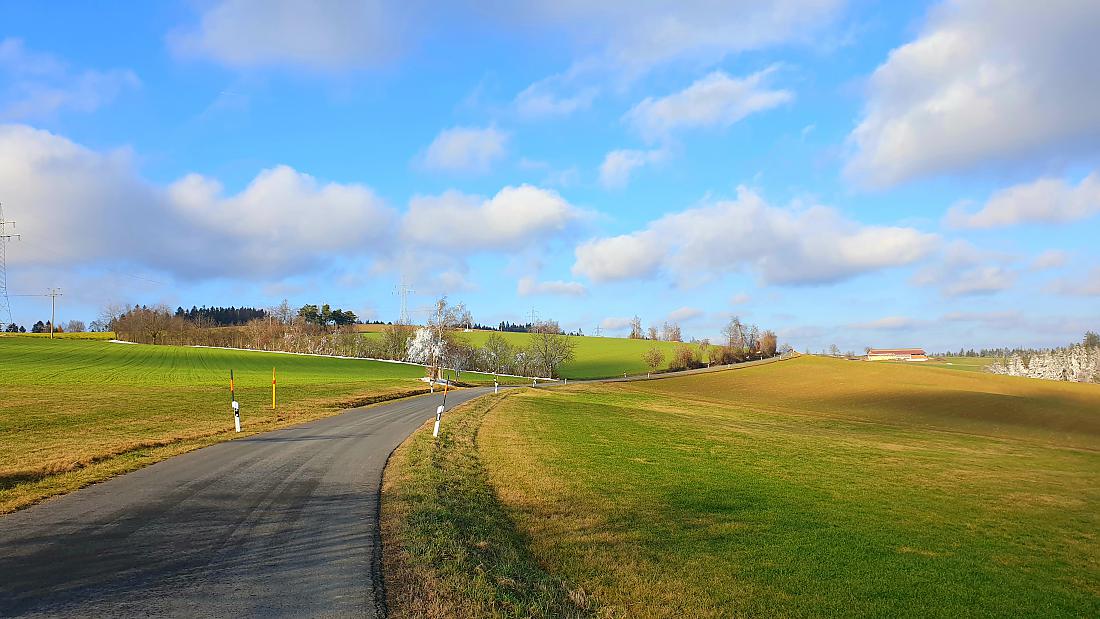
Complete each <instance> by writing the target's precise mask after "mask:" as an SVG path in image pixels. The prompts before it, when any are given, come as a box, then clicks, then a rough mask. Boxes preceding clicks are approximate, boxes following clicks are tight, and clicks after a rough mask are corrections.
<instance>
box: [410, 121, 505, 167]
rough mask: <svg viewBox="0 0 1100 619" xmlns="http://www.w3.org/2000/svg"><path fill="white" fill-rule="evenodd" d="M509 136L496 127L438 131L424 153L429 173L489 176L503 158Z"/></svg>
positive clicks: (455, 128)
mask: <svg viewBox="0 0 1100 619" xmlns="http://www.w3.org/2000/svg"><path fill="white" fill-rule="evenodd" d="M507 144H508V134H507V133H505V132H503V131H500V130H499V129H497V128H495V127H486V128H484V129H481V128H477V127H454V128H451V129H445V130H444V131H441V132H440V133H439V135H437V136H436V137H435V139H434V140H432V143H431V144H430V145H429V146H428V150H427V151H426V152H425V153H424V165H425V166H426V167H427V168H429V169H434V170H446V171H451V172H463V171H464V172H479V173H483V172H488V171H489V168H490V167H492V165H493V163H495V162H496V161H498V160H499V159H500V158H502V157H503V156H504V152H505V149H506V147H507Z"/></svg>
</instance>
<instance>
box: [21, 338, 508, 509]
mask: <svg viewBox="0 0 1100 619" xmlns="http://www.w3.org/2000/svg"><path fill="white" fill-rule="evenodd" d="M273 366H274V367H276V368H277V375H278V385H279V387H278V395H279V404H280V406H279V409H278V410H277V411H273V410H272V409H271V370H272V367H273ZM230 369H233V370H234V372H235V376H236V385H237V397H238V400H239V401H240V403H241V407H242V414H241V416H242V419H243V422H244V427H245V429H246V430H248V431H250V432H251V431H260V430H270V429H272V428H274V427H277V426H280V425H286V424H289V423H295V422H299V421H305V420H307V419H311V418H316V417H318V416H322V415H326V414H331V413H332V412H335V411H337V410H339V409H340V408H345V407H348V406H352V405H357V404H361V403H368V402H370V401H372V400H375V399H378V398H386V397H394V396H397V395H401V394H409V393H413V392H419V391H423V390H425V389H426V385H424V383H423V382H420V381H419V380H417V379H418V378H419V377H421V376H423V375H424V370H423V369H422V368H419V367H416V366H409V365H399V364H392V363H380V362H373V361H360V360H345V359H330V358H322V357H307V356H299V355H283V354H270V353H257V352H240V351H228V350H215V349H198V348H184V347H171V346H144V345H137V344H111V343H108V342H103V341H88V340H81V339H75V338H73V339H70V338H59V339H55V340H52V341H51V340H49V339H43V338H41V337H24V336H17V337H0V513H3V512H5V511H11V510H12V509H16V508H18V507H21V506H24V505H27V504H28V503H30V502H33V501H36V500H39V499H41V498H43V497H45V496H49V495H52V494H57V493H59V492H65V491H68V490H71V489H73V488H76V487H80V486H82V485H85V484H87V483H90V482H92V481H97V480H99V479H102V478H104V477H109V476H110V475H113V474H116V473H118V472H122V471H125V470H131V469H133V468H136V467H138V466H140V465H142V464H145V463H148V462H152V461H156V460H159V459H163V457H167V456H169V455H173V454H174V453H179V452H180V451H182V450H187V449H192V448H194V447H197V446H202V445H205V444H209V443H211V442H215V441H219V440H227V439H229V438H232V437H233V436H234V433H233V432H232V428H233V419H232V416H231V414H230V413H229V391H228V386H229V370H230ZM463 380H467V381H478V380H480V381H485V380H487V378H486V377H485V376H481V375H475V374H468V373H466V374H463Z"/></svg>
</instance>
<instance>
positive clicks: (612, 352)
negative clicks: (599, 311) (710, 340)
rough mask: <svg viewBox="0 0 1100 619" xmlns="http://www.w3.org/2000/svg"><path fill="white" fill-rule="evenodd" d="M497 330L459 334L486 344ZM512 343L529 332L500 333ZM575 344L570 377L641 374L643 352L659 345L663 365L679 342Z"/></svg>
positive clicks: (582, 339) (565, 373)
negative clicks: (662, 352) (662, 356)
mask: <svg viewBox="0 0 1100 619" xmlns="http://www.w3.org/2000/svg"><path fill="white" fill-rule="evenodd" d="M493 333H499V332H496V331H470V332H459V333H457V335H458V336H459V337H462V338H463V339H465V340H466V341H467V342H469V343H471V344H473V345H474V346H484V345H485V340H487V339H489V336H490V335H491V334H493ZM499 335H501V336H503V337H504V339H506V340H507V341H508V343H509V344H511V345H513V346H516V347H523V346H527V344H528V342H530V340H531V335H530V334H528V333H507V332H504V333H499ZM365 337H381V335H380V334H378V333H367V334H366V335H365ZM567 337H569V339H570V340H572V341H573V342H574V343H575V344H576V348H575V349H574V353H575V356H576V359H575V360H574V361H571V362H569V363H566V364H565V365H563V366H562V368H561V375H562V377H564V378H569V379H576V380H582V379H588V378H610V377H614V376H622V375H623V372H626V373H628V374H632V375H633V374H642V373H644V372H646V371H648V369H649V368H648V367H647V366H646V364H645V362H644V361H642V353H644V352H645V351H647V350H649V349H650V348H652V347H653V346H657V347H658V348H660V349H661V350H663V351H664V353H665V362H664V364H663V366H662V368H667V367H668V362H669V360H670V359H671V357H672V354H673V352H674V351H675V350H676V346H677V345H678V344H677V343H675V342H656V341H652V340H630V339H625V338H615V337H590V336H572V335H571V336H567Z"/></svg>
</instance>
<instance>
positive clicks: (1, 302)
mask: <svg viewBox="0 0 1100 619" xmlns="http://www.w3.org/2000/svg"><path fill="white" fill-rule="evenodd" d="M8 226H11V227H12V229H13V230H14V229H15V222H14V221H7V220H5V219H4V205H3V203H0V318H3V317H4V316H7V319H8V321H7V322H6V323H4V325H3V326H4V327H7V326H8V325H9V324H11V323H12V322H13V321H12V317H11V299H9V298H8V259H7V243H8V239H18V238H19V235H18V234H8Z"/></svg>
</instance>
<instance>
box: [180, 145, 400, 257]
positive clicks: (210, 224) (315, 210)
mask: <svg viewBox="0 0 1100 619" xmlns="http://www.w3.org/2000/svg"><path fill="white" fill-rule="evenodd" d="M168 196H169V198H170V200H171V203H172V205H173V207H174V208H175V210H176V211H177V212H178V213H179V214H180V215H182V216H183V217H185V218H187V219H188V220H190V221H191V222H193V223H194V224H195V225H196V226H201V227H206V228H210V229H213V230H217V231H220V232H223V233H228V234H229V235H231V237H232V238H233V239H234V243H235V244H236V247H235V249H236V253H238V255H239V256H240V257H241V259H243V260H245V261H247V262H248V263H249V264H252V265H255V267H254V268H263V267H259V265H272V267H273V268H272V269H271V270H274V269H275V268H282V267H283V266H285V264H286V263H287V262H288V261H289V260H293V259H295V257H301V256H308V255H310V254H311V253H314V252H317V251H320V250H322V249H323V250H325V252H326V253H327V252H336V251H351V252H355V251H362V250H363V245H365V244H368V243H372V242H373V243H375V244H377V243H378V241H380V240H382V239H385V238H387V236H388V234H387V229H388V228H389V227H390V226H391V225H392V224H393V221H392V214H391V212H390V211H389V209H387V208H386V207H385V206H384V205H383V203H382V200H381V199H380V198H378V196H376V195H375V193H374V192H373V191H372V190H371V189H369V188H368V187H365V186H363V185H357V184H347V185H344V184H339V183H320V182H318V181H317V179H315V178H313V177H312V176H310V175H308V174H302V173H300V172H297V171H295V170H294V169H293V168H290V167H289V166H285V165H281V166H276V167H274V168H271V169H268V170H264V171H262V172H260V173H259V174H258V175H257V176H256V178H255V179H253V180H252V182H251V183H249V185H248V186H247V187H246V188H245V189H244V190H243V191H241V192H240V193H238V194H236V195H231V196H225V195H223V191H222V187H221V184H220V183H218V182H217V181H215V180H212V179H209V178H206V177H203V176H200V175H197V174H190V175H188V176H186V177H184V178H182V179H180V180H179V181H177V182H175V183H173V184H172V185H171V186H170V187H169V188H168Z"/></svg>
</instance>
